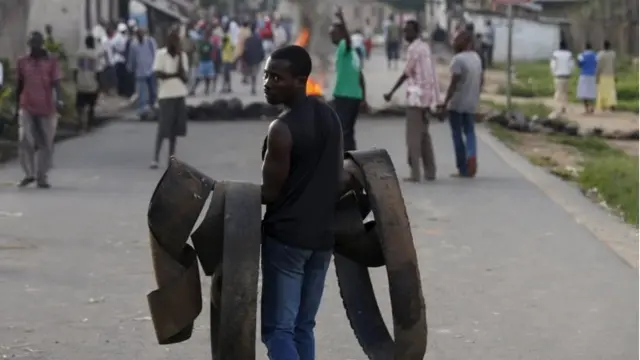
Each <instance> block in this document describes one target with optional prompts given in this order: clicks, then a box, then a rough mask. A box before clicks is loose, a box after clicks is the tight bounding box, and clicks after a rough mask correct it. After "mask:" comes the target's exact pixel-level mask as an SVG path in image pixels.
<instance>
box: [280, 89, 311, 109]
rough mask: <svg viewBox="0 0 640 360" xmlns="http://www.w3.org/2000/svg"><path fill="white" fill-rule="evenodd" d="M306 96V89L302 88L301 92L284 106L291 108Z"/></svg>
mask: <svg viewBox="0 0 640 360" xmlns="http://www.w3.org/2000/svg"><path fill="white" fill-rule="evenodd" d="M306 98H307V94H306V91H305V90H304V89H303V90H302V91H301V92H299V93H298V94H296V95H295V96H294V97H293V99H292V100H291V101H290V102H289V103H287V104H284V106H286V107H288V108H289V109H291V108H293V107H294V106H296V105H297V104H299V103H300V102H301V101H303V100H304V99H306Z"/></svg>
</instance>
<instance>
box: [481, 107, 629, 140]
mask: <svg viewBox="0 0 640 360" xmlns="http://www.w3.org/2000/svg"><path fill="white" fill-rule="evenodd" d="M484 121H486V122H488V123H493V124H498V125H500V126H502V127H504V128H506V129H509V130H513V131H519V132H525V133H553V134H564V135H569V136H595V137H600V138H604V139H611V140H638V130H637V129H636V130H629V131H621V130H614V131H607V130H604V129H602V128H597V127H596V128H593V129H589V130H584V129H581V128H580V124H578V123H577V122H576V121H570V120H567V119H565V118H564V117H562V116H559V115H556V114H552V115H549V116H543V115H534V116H526V115H524V114H523V113H521V112H519V111H509V112H507V111H496V110H494V111H491V112H489V113H487V114H485V115H484Z"/></svg>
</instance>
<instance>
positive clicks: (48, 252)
mask: <svg viewBox="0 0 640 360" xmlns="http://www.w3.org/2000/svg"><path fill="white" fill-rule="evenodd" d="M189 126H190V127H189V134H188V137H187V138H186V139H184V140H183V141H182V142H181V143H179V144H178V155H179V157H180V158H182V159H184V160H185V161H187V162H189V163H190V164H192V165H194V166H195V167H197V168H199V169H201V170H202V171H204V172H205V173H207V174H210V175H211V176H212V177H214V178H215V179H236V180H246V181H256V182H257V181H259V179H260V148H261V145H262V139H263V136H264V134H265V131H266V128H267V122H259V121H253V122H249V121H247V122H217V123H192V124H190V125H189ZM357 131H358V132H357V136H358V141H359V146H360V147H361V148H368V147H374V146H375V147H384V148H387V149H388V150H389V152H390V154H391V155H392V158H393V160H394V162H395V165H396V167H397V171H398V175H399V176H404V175H406V173H407V171H408V168H407V165H406V160H405V159H406V156H405V150H404V145H403V136H404V128H403V122H402V121H400V120H399V119H388V120H371V119H361V120H360V122H359V124H358V128H357ZM479 131H480V132H481V133H484V130H482V129H480V130H479ZM154 132H155V125H154V124H151V123H137V122H116V123H113V124H110V125H108V126H107V127H105V128H103V129H100V130H97V131H95V132H93V133H90V134H89V135H87V136H85V137H82V138H77V139H74V140H70V141H67V142H64V143H61V144H59V145H57V146H56V152H55V169H54V170H53V172H52V174H51V182H52V185H53V188H52V189H50V190H38V189H23V190H18V189H16V188H15V187H13V186H9V185H8V183H9V182H11V181H15V180H18V179H19V178H20V177H21V173H20V170H19V168H18V166H17V163H10V164H8V165H6V166H4V167H1V168H0V181H1V182H3V183H4V185H2V186H0V289H2V295H1V296H0V356H4V357H6V358H12V359H13V358H15V359H34V360H35V359H47V360H75V359H78V360H93V359H95V360H100V359H139V360H147V359H148V360H152V359H153V360H162V359H167V360H168V359H187V358H188V359H207V358H210V355H209V340H208V329H207V318H208V314H207V313H206V311H205V312H204V313H203V315H201V316H200V318H199V319H198V322H197V329H196V331H195V333H194V336H193V338H192V339H191V340H189V341H188V342H186V343H184V344H179V345H172V346H160V345H157V343H156V340H155V336H154V333H153V328H152V324H151V321H150V318H149V312H148V308H147V303H146V294H147V292H149V291H151V290H153V289H155V286H156V285H155V281H154V277H153V273H152V266H151V262H150V251H149V242H148V238H147V227H146V210H147V206H148V201H149V198H150V195H151V193H152V191H153V189H154V186H155V184H156V182H157V181H158V180H159V178H160V175H161V173H162V171H161V170H155V171H154V170H150V169H148V168H147V166H148V164H149V161H150V159H151V152H152V146H153V137H154ZM432 136H433V138H434V142H435V148H436V152H437V162H438V176H439V178H438V180H437V181H436V182H434V183H429V184H426V183H425V184H405V185H403V193H404V196H405V199H406V203H407V208H408V213H409V216H410V219H411V224H412V229H413V234H414V239H415V244H416V248H417V250H418V256H419V259H420V269H421V275H422V280H423V287H424V293H425V296H426V299H427V306H428V322H429V329H430V333H429V355H428V356H427V358H429V359H439V360H448V359H451V360H454V359H455V360H460V359H479V360H485V359H486V360H515V359H522V360H534V359H544V360H548V359H563V360H572V359H576V360H577V359H580V360H592V359H593V360H596V359H606V360H618V359H619V360H629V359H635V358H637V357H638V317H637V316H638V306H637V305H638V297H637V296H638V276H637V272H636V270H635V269H633V268H632V267H631V266H629V265H628V264H627V263H625V262H624V261H622V260H621V258H620V257H618V256H617V255H616V254H615V253H614V252H613V251H612V250H611V249H610V248H609V247H608V246H607V245H605V244H604V243H603V242H601V241H599V240H598V239H596V238H595V237H594V236H593V235H592V234H591V233H590V232H588V231H587V230H586V229H585V228H584V227H582V226H581V225H579V224H578V223H576V222H575V221H574V218H573V217H572V216H570V215H569V214H568V213H567V212H566V211H564V210H563V209H562V208H561V207H560V206H558V205H557V204H556V202H554V201H552V200H551V199H550V198H549V197H547V196H546V195H545V194H544V193H543V192H542V191H541V190H540V189H539V188H538V187H537V186H536V185H534V184H532V183H531V182H529V181H528V180H526V179H525V178H524V177H523V176H522V174H521V173H520V172H518V171H516V170H514V169H513V168H512V166H510V164H508V163H506V162H505V161H504V160H502V158H501V157H500V156H498V154H497V153H496V152H495V151H494V149H493V148H492V147H490V146H488V145H487V143H486V142H485V141H482V140H481V141H480V142H479V156H480V162H479V175H478V177H477V178H476V179H474V180H463V179H453V178H449V176H448V175H449V174H450V173H452V172H453V171H454V165H453V151H452V145H451V142H450V135H449V129H448V128H447V126H446V124H435V125H433V126H432ZM483 137H486V134H484V135H483ZM165 150H166V149H165ZM558 186H563V185H558ZM588 206H590V205H588ZM603 216H604V217H606V215H604V214H603ZM373 281H374V284H375V287H376V290H377V291H378V298H379V301H380V303H381V307H382V309H383V311H384V312H385V315H387V319H388V318H389V316H388V315H389V302H388V296H387V295H386V294H387V293H388V285H387V281H386V275H385V273H384V270H381V269H377V270H374V271H373ZM203 286H205V287H207V286H208V284H206V283H205V284H203ZM206 293H207V292H206V291H205V292H204V294H206ZM317 342H318V344H317V346H318V359H321V360H334V359H340V360H347V359H354V360H355V359H358V360H359V359H365V357H364V355H363V353H362V351H361V350H360V349H359V347H358V344H357V342H356V340H355V337H354V336H353V334H352V332H351V330H350V328H349V325H348V323H347V320H346V317H345V313H344V311H343V309H342V303H341V300H340V298H339V295H338V292H337V286H336V280H335V276H334V275H333V269H332V270H330V276H329V277H328V279H327V284H326V293H325V297H324V301H323V303H322V308H321V311H320V314H319V316H318V327H317ZM258 349H259V351H260V352H259V356H258V359H265V357H264V355H263V349H264V347H263V346H262V345H259V346H258Z"/></svg>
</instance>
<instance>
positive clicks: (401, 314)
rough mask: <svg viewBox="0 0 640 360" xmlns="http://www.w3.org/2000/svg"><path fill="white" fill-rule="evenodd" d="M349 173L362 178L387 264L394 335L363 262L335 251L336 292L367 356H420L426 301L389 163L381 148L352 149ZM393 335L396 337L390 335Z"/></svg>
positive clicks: (403, 359) (404, 359)
mask: <svg viewBox="0 0 640 360" xmlns="http://www.w3.org/2000/svg"><path fill="white" fill-rule="evenodd" d="M346 158H347V161H352V162H353V163H355V165H356V169H355V171H357V172H358V173H353V174H352V176H354V177H355V178H357V179H358V180H360V181H361V182H362V186H363V187H364V190H365V192H366V194H367V196H368V200H369V203H370V205H371V209H372V211H373V215H374V218H375V220H376V225H375V231H376V232H377V237H376V238H377V239H380V243H381V245H382V253H383V255H384V262H385V264H386V267H387V276H388V280H389V292H390V297H391V311H392V315H393V330H394V337H393V339H392V338H391V335H390V333H389V330H388V329H387V327H386V325H385V323H384V320H383V318H382V314H381V313H380V308H379V307H378V303H377V301H376V298H375V293H374V291H373V286H372V284H371V278H370V276H369V272H368V270H367V267H366V266H364V265H362V264H359V263H356V262H354V261H352V260H350V259H347V258H345V257H344V256H340V255H336V256H335V260H334V261H335V267H336V274H337V277H338V285H339V287H340V295H341V297H342V300H343V303H344V307H345V310H346V312H347V317H348V318H349V322H350V323H351V327H352V328H353V330H354V332H355V335H356V338H357V339H358V342H359V343H360V345H361V346H362V348H363V350H364V351H365V353H366V354H367V356H368V357H369V359H371V360H422V359H423V358H424V355H425V353H426V347H427V320H426V306H425V302H424V296H423V294H422V285H421V278H420V272H419V269H418V259H417V255H416V250H415V246H414V244H413V237H412V235H411V227H410V224H409V219H408V217H407V212H406V208H405V204H404V200H403V198H402V193H401V191H400V185H399V183H398V178H397V176H396V173H395V169H394V167H393V163H392V162H391V159H390V157H389V155H388V153H387V152H386V151H385V150H382V149H375V150H366V151H352V152H349V153H347V155H346ZM394 339H395V340H394Z"/></svg>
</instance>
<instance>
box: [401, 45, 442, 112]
mask: <svg viewBox="0 0 640 360" xmlns="http://www.w3.org/2000/svg"><path fill="white" fill-rule="evenodd" d="M404 74H405V75H406V76H407V105H408V106H417V107H421V108H428V107H431V106H432V105H437V104H438V102H439V100H440V99H439V98H440V89H439V86H438V79H437V76H436V69H435V65H434V63H433V59H432V57H431V49H429V45H427V43H425V42H424V41H422V40H421V39H416V40H414V41H413V42H412V43H411V45H409V48H408V49H407V65H406V66H405V68H404Z"/></svg>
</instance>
